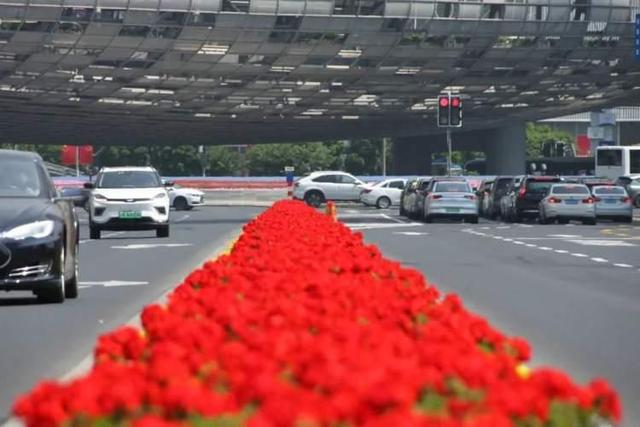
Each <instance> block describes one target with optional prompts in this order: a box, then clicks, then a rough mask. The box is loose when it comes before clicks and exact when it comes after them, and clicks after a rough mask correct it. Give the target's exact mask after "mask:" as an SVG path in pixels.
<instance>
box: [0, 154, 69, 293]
mask: <svg viewBox="0 0 640 427" xmlns="http://www.w3.org/2000/svg"><path fill="white" fill-rule="evenodd" d="M78 229H79V225H78V217H77V216H76V214H75V212H74V210H73V204H72V201H71V200H69V199H65V198H62V197H60V194H59V193H58V191H57V190H56V189H55V187H54V185H53V182H52V181H51V177H50V176H49V174H48V172H47V170H46V167H45V165H44V162H43V161H42V158H40V156H39V155H38V154H35V153H27V152H20V151H12V150H0V290H3V291H11V290H16V291H17V290H20V291H25V290H27V291H31V292H33V293H34V294H35V295H36V296H37V297H38V298H39V299H41V300H43V301H47V302H56V303H60V302H63V301H64V300H65V298H76V297H77V296H78V250H79V240H78V239H79V231H78Z"/></svg>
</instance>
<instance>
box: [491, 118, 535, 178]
mask: <svg viewBox="0 0 640 427" xmlns="http://www.w3.org/2000/svg"><path fill="white" fill-rule="evenodd" d="M483 145H484V152H485V153H486V154H487V175H521V174H524V173H525V163H526V155H527V150H526V134H525V124H524V123H523V122H520V123H515V124H511V125H508V126H504V127H501V128H497V129H491V130H488V131H485V132H484V138H483Z"/></svg>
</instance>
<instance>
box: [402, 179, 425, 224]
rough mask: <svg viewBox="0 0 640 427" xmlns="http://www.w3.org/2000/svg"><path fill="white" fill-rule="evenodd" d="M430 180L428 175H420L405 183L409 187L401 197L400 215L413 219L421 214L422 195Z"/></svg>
mask: <svg viewBox="0 0 640 427" xmlns="http://www.w3.org/2000/svg"><path fill="white" fill-rule="evenodd" d="M430 181H431V178H430V177H421V178H415V179H413V180H412V181H410V183H407V185H408V186H409V188H407V189H406V191H405V193H404V196H403V197H402V206H401V209H400V211H401V215H406V216H407V217H409V218H413V219H417V218H419V217H420V216H421V215H422V207H423V205H424V196H425V194H426V191H427V188H428V187H429V182H430Z"/></svg>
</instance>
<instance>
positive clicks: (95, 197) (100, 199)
mask: <svg viewBox="0 0 640 427" xmlns="http://www.w3.org/2000/svg"><path fill="white" fill-rule="evenodd" d="M93 200H95V201H96V202H107V201H109V199H107V198H106V197H104V196H103V195H102V194H94V195H93Z"/></svg>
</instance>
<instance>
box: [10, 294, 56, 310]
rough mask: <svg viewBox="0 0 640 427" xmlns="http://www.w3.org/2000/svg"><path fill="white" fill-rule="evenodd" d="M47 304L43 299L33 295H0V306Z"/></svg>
mask: <svg viewBox="0 0 640 427" xmlns="http://www.w3.org/2000/svg"><path fill="white" fill-rule="evenodd" d="M44 304H47V303H45V302H43V301H40V300H38V298H36V297H35V295H34V296H32V297H28V296H19V297H9V298H6V297H0V307H12V306H20V305H44Z"/></svg>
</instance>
